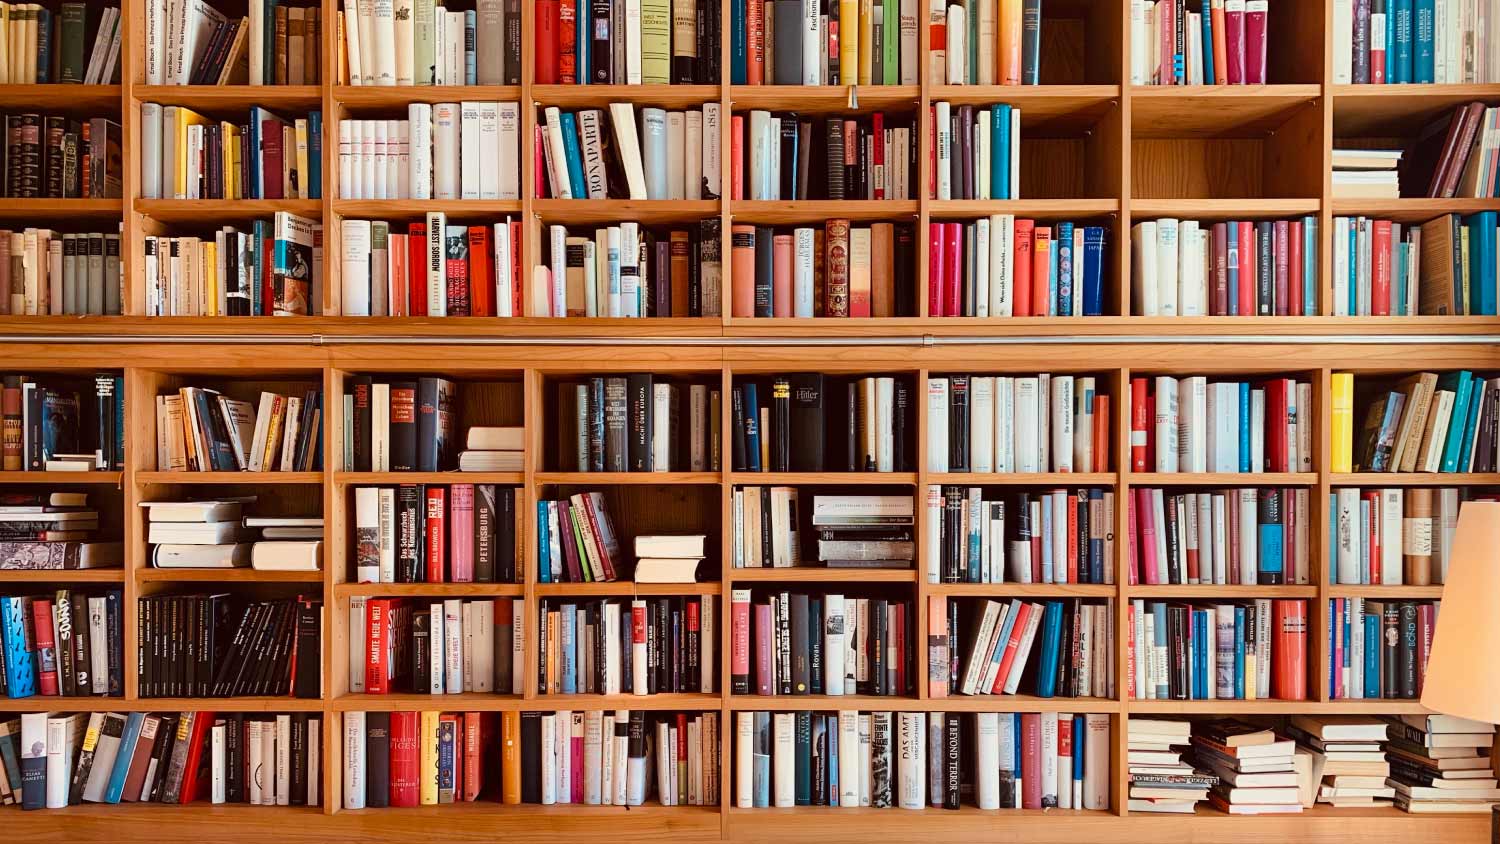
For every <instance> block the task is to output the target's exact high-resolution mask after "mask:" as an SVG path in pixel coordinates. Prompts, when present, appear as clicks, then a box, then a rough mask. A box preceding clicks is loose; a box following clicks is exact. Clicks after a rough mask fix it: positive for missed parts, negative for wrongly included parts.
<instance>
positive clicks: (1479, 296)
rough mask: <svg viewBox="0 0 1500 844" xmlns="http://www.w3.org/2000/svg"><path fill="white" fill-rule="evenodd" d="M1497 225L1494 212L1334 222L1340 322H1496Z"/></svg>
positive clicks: (1335, 302)
mask: <svg viewBox="0 0 1500 844" xmlns="http://www.w3.org/2000/svg"><path fill="white" fill-rule="evenodd" d="M1487 195H1488V194H1487ZM1497 223H1500V219H1497V216H1496V214H1495V212H1494V211H1480V212H1478V213H1475V214H1471V215H1469V216H1467V217H1460V216H1459V215H1457V214H1444V215H1443V216H1441V217H1435V218H1433V219H1431V220H1428V221H1427V222H1425V223H1421V224H1416V225H1413V224H1407V225H1404V226H1403V225H1402V224H1401V223H1399V222H1395V221H1392V220H1372V219H1369V218H1367V217H1335V218H1333V244H1334V245H1333V308H1334V314H1335V316H1415V315H1418V314H1421V315H1424V316H1425V315H1433V316H1494V315H1495V313H1496V300H1497V298H1500V296H1497V293H1496V286H1497V281H1496V271H1495V262H1496V248H1497V247H1496V241H1497V234H1496V229H1497ZM1423 253H1426V255H1427V259H1426V260H1425V261H1424V260H1423V259H1422V256H1423Z"/></svg>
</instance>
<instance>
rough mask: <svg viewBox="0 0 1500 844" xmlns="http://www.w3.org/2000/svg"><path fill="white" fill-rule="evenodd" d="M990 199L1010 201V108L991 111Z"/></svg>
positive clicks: (997, 107) (992, 109) (1000, 107)
mask: <svg viewBox="0 0 1500 844" xmlns="http://www.w3.org/2000/svg"><path fill="white" fill-rule="evenodd" d="M990 121H991V126H992V128H991V130H990V146H991V147H992V149H991V150H990V161H991V162H992V163H991V164H990V198H991V199H1010V198H1011V196H1010V106H1008V105H997V106H994V107H993V108H991V109H990Z"/></svg>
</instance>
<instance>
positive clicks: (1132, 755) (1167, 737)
mask: <svg viewBox="0 0 1500 844" xmlns="http://www.w3.org/2000/svg"><path fill="white" fill-rule="evenodd" d="M1192 729H1193V724H1192V722H1191V721H1176V720H1158V719H1151V718H1131V719H1130V722H1129V725H1128V727H1127V731H1128V735H1127V737H1126V747H1125V754H1126V755H1125V760H1126V761H1125V764H1126V767H1127V768H1128V770H1129V777H1130V795H1129V800H1130V802H1129V808H1130V811H1132V812H1168V813H1173V814H1183V815H1191V814H1194V813H1196V812H1197V811H1198V804H1199V803H1202V802H1204V801H1206V800H1208V792H1209V789H1211V788H1213V787H1214V786H1216V785H1218V784H1219V778H1218V777H1217V776H1215V775H1214V774H1211V773H1207V772H1205V771H1202V770H1200V769H1198V768H1195V767H1194V766H1193V762H1194V757H1193V756H1192V755H1190V754H1189V753H1188V750H1189V747H1190V745H1191V743H1192Z"/></svg>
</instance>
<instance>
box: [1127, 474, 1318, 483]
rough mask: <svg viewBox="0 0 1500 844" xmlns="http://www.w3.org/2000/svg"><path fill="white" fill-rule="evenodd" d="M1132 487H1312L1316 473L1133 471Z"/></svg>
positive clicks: (1130, 478) (1316, 481) (1130, 477)
mask: <svg viewBox="0 0 1500 844" xmlns="http://www.w3.org/2000/svg"><path fill="white" fill-rule="evenodd" d="M1129 480H1130V485H1131V486H1313V485H1315V484H1317V483H1318V473H1316V472H1132V473H1131V474H1130V476H1129Z"/></svg>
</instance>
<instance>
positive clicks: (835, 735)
mask: <svg viewBox="0 0 1500 844" xmlns="http://www.w3.org/2000/svg"><path fill="white" fill-rule="evenodd" d="M824 717H826V718H827V719H828V727H827V728H826V730H825V732H824V734H825V735H827V736H828V793H827V794H826V795H825V800H824V802H825V803H827V805H829V806H837V805H838V804H839V719H838V716H837V715H827V716H824Z"/></svg>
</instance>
